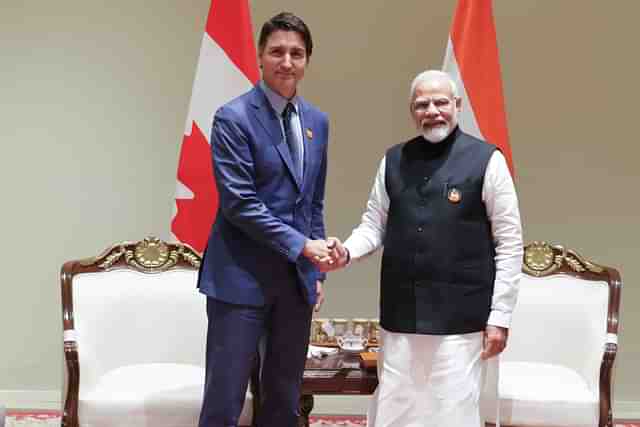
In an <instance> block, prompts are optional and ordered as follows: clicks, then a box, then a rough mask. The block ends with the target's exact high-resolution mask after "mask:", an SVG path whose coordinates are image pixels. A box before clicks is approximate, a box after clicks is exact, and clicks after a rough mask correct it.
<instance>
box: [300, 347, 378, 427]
mask: <svg viewBox="0 0 640 427" xmlns="http://www.w3.org/2000/svg"><path fill="white" fill-rule="evenodd" d="M377 385H378V375H377V373H376V371H375V370H364V369H362V368H360V358H359V356H358V355H357V354H352V353H343V352H339V353H337V354H332V355H330V356H327V357H325V358H323V359H307V363H306V365H305V369H304V376H303V379H302V396H301V397H300V420H299V422H298V425H299V426H300V427H309V414H310V413H311V411H312V410H313V396H314V395H321V394H325V395H326V394H333V395H354V394H364V395H366V394H373V392H374V391H375V389H376V387H377Z"/></svg>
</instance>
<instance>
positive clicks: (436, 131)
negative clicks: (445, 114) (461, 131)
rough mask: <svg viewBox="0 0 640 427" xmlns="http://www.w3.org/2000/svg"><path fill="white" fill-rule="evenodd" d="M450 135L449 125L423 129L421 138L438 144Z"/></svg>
mask: <svg viewBox="0 0 640 427" xmlns="http://www.w3.org/2000/svg"><path fill="white" fill-rule="evenodd" d="M450 133H451V127H450V126H449V125H440V126H434V127H430V128H427V129H423V131H422V136H423V137H424V139H426V140H427V141H429V142H433V143H438V142H441V141H443V140H444V139H445V138H446V137H448V136H449V134H450Z"/></svg>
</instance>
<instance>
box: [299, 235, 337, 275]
mask: <svg viewBox="0 0 640 427" xmlns="http://www.w3.org/2000/svg"><path fill="white" fill-rule="evenodd" d="M302 255H304V256H305V257H307V258H308V259H309V261H311V262H312V263H314V264H315V265H316V266H317V267H318V268H320V269H321V266H322V265H323V264H333V259H332V258H331V249H330V248H329V246H328V245H327V241H326V240H311V239H307V241H306V242H305V244H304V248H303V249H302ZM321 271H322V269H321Z"/></svg>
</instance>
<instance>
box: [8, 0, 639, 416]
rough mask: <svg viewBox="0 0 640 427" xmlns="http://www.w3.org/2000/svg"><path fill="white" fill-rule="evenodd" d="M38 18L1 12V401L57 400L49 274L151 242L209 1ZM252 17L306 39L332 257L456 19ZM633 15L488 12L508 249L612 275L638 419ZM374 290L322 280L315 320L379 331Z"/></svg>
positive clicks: (84, 9)
mask: <svg viewBox="0 0 640 427" xmlns="http://www.w3.org/2000/svg"><path fill="white" fill-rule="evenodd" d="M55 3H57V4H55V5H54V4H52V3H50V2H37V3H33V2H20V1H17V0H15V1H14V0H9V1H7V0H3V1H1V3H0V52H1V55H2V57H1V59H0V63H1V64H2V66H0V99H1V100H2V101H1V102H0V117H2V118H3V119H2V122H1V123H2V126H0V141H2V147H3V148H4V151H3V155H2V156H0V159H1V160H0V162H1V163H0V165H1V166H0V177H1V179H2V182H3V183H4V192H3V193H4V194H3V196H4V203H3V209H2V212H3V213H2V223H3V224H4V227H3V237H4V243H3V245H2V249H0V251H1V252H0V259H2V262H3V267H4V271H5V273H4V280H3V282H4V283H3V287H2V289H3V292H2V294H1V297H0V336H1V337H2V342H3V344H2V345H1V346H0V348H1V350H0V392H1V391H2V390H55V389H57V388H58V387H59V386H60V381H61V380H60V365H61V359H60V356H59V354H60V330H61V327H60V308H59V284H58V276H57V275H58V270H59V267H60V265H61V264H62V262H63V261H65V260H68V259H73V258H78V257H84V256H87V255H92V254H96V253H98V252H99V251H101V250H102V249H103V248H104V247H106V246H107V245H108V244H110V243H112V242H115V241H119V240H124V239H137V238H141V237H143V236H145V235H147V234H149V233H156V234H158V235H159V236H160V237H164V238H167V237H168V224H169V221H170V217H171V209H172V197H173V193H174V187H175V178H174V177H175V169H176V163H177V154H178V148H179V142H180V140H181V134H182V130H183V126H184V120H185V117H186V110H187V105H188V102H189V97H190V92H191V84H192V79H193V75H194V70H195V64H196V61H197V55H198V50H199V46H200V39H201V36H202V31H203V28H204V20H205V18H206V12H207V9H208V4H209V0H193V1H189V2H178V1H173V2H153V6H150V4H151V3H148V2H124V1H115V2H102V1H97V0H90V1H85V2H55ZM252 4H253V19H254V23H256V24H260V23H261V22H263V21H264V20H265V19H267V18H268V17H270V16H271V15H273V14H274V13H276V12H278V11H280V10H283V9H286V10H291V11H293V12H296V13H298V14H300V15H301V16H303V17H304V18H305V20H306V21H307V23H308V24H309V26H310V27H311V29H312V31H313V35H314V41H315V43H316V50H315V52H314V55H313V58H312V63H311V68H310V70H309V71H308V73H307V76H306V79H305V82H304V84H303V93H304V95H305V96H306V97H307V98H308V99H310V100H311V101H313V102H314V103H316V104H317V105H319V106H320V107H321V108H322V109H324V110H325V111H327V112H329V114H330V115H331V118H332V122H331V132H332V141H331V148H330V166H329V167H330V171H329V179H328V184H327V185H328V189H327V203H326V204H327V224H328V229H329V231H330V233H331V234H334V235H338V236H340V237H345V236H346V235H347V234H348V233H349V232H350V231H351V229H352V227H353V226H354V225H355V224H356V223H357V222H358V220H359V217H360V214H361V211H362V208H363V206H364V203H365V201H366V198H367V195H368V192H369V189H370V185H371V180H372V177H373V174H374V171H375V169H376V167H377V164H378V162H379V160H380V157H381V156H382V154H383V152H384V150H385V149H386V148H387V147H388V146H390V145H391V144H394V143H396V142H399V141H401V140H403V139H406V138H409V137H410V136H412V135H413V130H412V127H411V124H410V122H409V119H408V115H407V95H408V94H407V92H408V84H409V82H410V80H411V78H412V77H413V76H414V75H415V74H416V73H417V72H419V71H421V70H422V69H424V68H425V67H439V66H440V65H441V62H442V58H443V54H444V48H445V44H446V37H447V34H448V28H449V25H450V21H451V15H452V13H453V8H454V5H455V2H454V1H453V0H451V1H436V0H431V1H424V0H405V1H402V2H391V1H383V0H369V1H367V2H364V1H362V2H346V1H341V2H338V1H325V2H315V1H314V2H310V1H308V2H300V1H296V0H281V1H278V2H276V1H274V0H271V1H265V0H263V1H257V0H256V1H253V2H252ZM639 14H640V3H638V2H631V1H628V2H623V1H619V2H608V3H606V2H600V1H596V0H588V1H578V0H573V1H570V0H564V1H536V2H534V1H509V0H496V1H495V18H496V25H497V31H498V39H499V40H498V41H499V47H500V53H501V59H502V71H503V79H504V90H505V96H506V104H507V110H508V111H507V113H508V120H509V129H510V134H511V141H512V148H513V155H514V160H515V165H516V168H517V174H518V179H517V186H518V191H519V195H520V200H521V209H522V213H523V221H524V229H525V239H526V240H527V241H531V240H543V239H544V240H550V241H554V242H557V243H561V244H565V245H568V246H571V247H573V248H575V249H577V250H578V251H579V252H581V253H583V254H584V255H587V256H589V257H590V258H592V259H593V260H595V261H597V262H600V263H603V264H608V265H613V266H616V267H618V268H619V269H620V270H621V271H622V275H623V280H624V282H625V285H626V287H625V289H624V291H623V313H622V322H623V323H622V324H623V331H622V336H621V351H620V353H619V357H618V359H617V371H616V388H615V393H616V398H617V399H618V400H619V401H625V402H631V401H636V402H637V403H638V405H640V394H639V392H638V387H637V383H638V377H637V373H636V372H637V369H636V365H637V363H638V361H639V359H640V340H639V339H638V338H640V335H639V332H638V331H637V329H635V328H633V325H636V324H638V323H640V314H638V311H636V310H634V309H633V307H634V303H635V302H636V301H638V299H639V297H640V290H638V288H637V287H636V286H634V285H635V283H636V282H638V281H639V280H640V270H639V269H638V266H637V261H636V256H637V251H636V244H637V242H638V226H639V225H640V219H639V218H640V202H639V201H638V198H637V196H636V194H637V192H638V188H639V187H640V178H639V174H638V172H637V166H636V162H637V160H636V157H637V156H638V154H640V149H639V148H638V147H637V143H636V141H635V139H636V138H635V137H633V133H632V132H633V131H632V127H633V125H634V123H635V119H636V116H637V109H636V100H637V99H638V95H639V93H638V92H639V89H638V85H637V83H636V79H637V76H638V75H639V74H640V73H639V71H640V64H639V62H638V61H639V60H638V59H637V55H636V54H635V53H634V52H635V51H636V50H637V48H636V44H637V40H638V39H639V38H640V31H639V30H638V27H637V23H636V17H637V16H638V15H639ZM258 27H259V25H256V29H257V28H258ZM377 277H378V257H373V258H372V259H370V260H367V261H365V262H363V263H362V264H359V265H356V266H355V267H353V268H352V269H351V270H350V271H346V272H340V273H335V274H332V275H331V276H330V278H329V280H328V282H327V285H326V288H327V294H328V295H327V296H328V300H327V302H326V305H325V308H324V309H323V312H324V313H323V314H324V315H326V316H344V315H351V316H354V317H355V316H358V317H360V316H367V317H373V316H375V315H377V295H378V294H377ZM567 333H570V331H567ZM541 345H543V343H541ZM0 399H2V393H0ZM0 403H2V402H1V401H0ZM638 405H636V409H637V410H639V411H640V407H639V406H638Z"/></svg>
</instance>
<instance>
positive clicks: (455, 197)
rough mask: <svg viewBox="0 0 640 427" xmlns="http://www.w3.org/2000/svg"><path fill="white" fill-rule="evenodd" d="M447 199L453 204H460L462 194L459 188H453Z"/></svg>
mask: <svg viewBox="0 0 640 427" xmlns="http://www.w3.org/2000/svg"><path fill="white" fill-rule="evenodd" d="M447 198H448V199H449V201H450V202H451V203H460V200H462V193H461V192H460V190H458V189H457V188H452V189H451V190H449V194H447Z"/></svg>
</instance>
